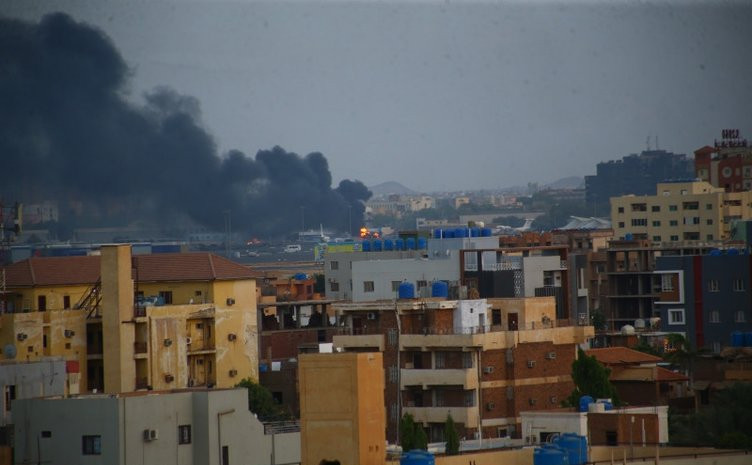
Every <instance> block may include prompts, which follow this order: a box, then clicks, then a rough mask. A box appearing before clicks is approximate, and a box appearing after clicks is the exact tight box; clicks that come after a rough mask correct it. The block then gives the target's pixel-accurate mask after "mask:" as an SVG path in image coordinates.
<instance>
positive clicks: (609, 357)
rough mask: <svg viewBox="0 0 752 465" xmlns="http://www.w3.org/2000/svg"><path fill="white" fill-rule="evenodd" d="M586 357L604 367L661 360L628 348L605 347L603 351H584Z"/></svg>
mask: <svg viewBox="0 0 752 465" xmlns="http://www.w3.org/2000/svg"><path fill="white" fill-rule="evenodd" d="M585 353H586V354H587V355H590V356H593V357H595V359H596V360H598V361H599V362H601V363H602V364H604V365H637V364H640V363H658V362H662V361H663V359H662V358H660V357H656V356H655V355H650V354H646V353H645V352H640V351H639V350H633V349H630V348H628V347H606V348H604V349H590V350H586V351H585Z"/></svg>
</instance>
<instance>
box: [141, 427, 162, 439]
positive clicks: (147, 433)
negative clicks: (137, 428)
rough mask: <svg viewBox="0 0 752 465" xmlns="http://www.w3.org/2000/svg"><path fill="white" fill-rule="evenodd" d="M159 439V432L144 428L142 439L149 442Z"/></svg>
mask: <svg viewBox="0 0 752 465" xmlns="http://www.w3.org/2000/svg"><path fill="white" fill-rule="evenodd" d="M157 439H159V433H158V432H157V430H155V429H145V430H144V441H146V442H150V441H156V440H157Z"/></svg>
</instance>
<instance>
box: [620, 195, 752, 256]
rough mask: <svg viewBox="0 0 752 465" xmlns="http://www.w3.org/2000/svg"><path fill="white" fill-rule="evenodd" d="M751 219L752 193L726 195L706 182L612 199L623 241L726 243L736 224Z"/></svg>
mask: <svg viewBox="0 0 752 465" xmlns="http://www.w3.org/2000/svg"><path fill="white" fill-rule="evenodd" d="M750 218H752V192H726V191H725V190H724V189H723V188H722V187H714V186H712V185H711V184H710V183H708V182H706V181H680V182H662V183H658V185H657V188H656V194H655V195H642V196H635V195H626V196H622V197H613V198H611V224H612V226H613V229H614V237H616V238H619V239H630V238H632V239H642V240H649V241H651V242H653V243H662V242H679V241H696V242H699V241H718V240H725V239H729V238H730V237H731V226H732V223H733V222H734V221H736V220H747V219H750Z"/></svg>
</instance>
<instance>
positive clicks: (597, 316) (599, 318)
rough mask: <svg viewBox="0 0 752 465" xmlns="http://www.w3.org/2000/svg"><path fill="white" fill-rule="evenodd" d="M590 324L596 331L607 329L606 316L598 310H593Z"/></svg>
mask: <svg viewBox="0 0 752 465" xmlns="http://www.w3.org/2000/svg"><path fill="white" fill-rule="evenodd" d="M590 324H591V325H593V327H594V328H595V330H596V331H599V330H603V329H607V326H606V324H607V323H606V316H605V315H604V314H603V313H601V312H599V311H598V310H594V311H593V312H592V313H591V314H590Z"/></svg>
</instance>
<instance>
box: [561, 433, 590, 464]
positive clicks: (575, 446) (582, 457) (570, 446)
mask: <svg viewBox="0 0 752 465" xmlns="http://www.w3.org/2000/svg"><path fill="white" fill-rule="evenodd" d="M554 443H555V444H556V445H557V446H559V447H561V448H562V449H564V450H565V451H566V452H567V455H568V458H569V465H583V464H584V463H585V462H587V438H586V437H585V436H580V435H579V434H574V433H564V434H562V435H561V436H558V437H557V438H556V439H555V440H554Z"/></svg>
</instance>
